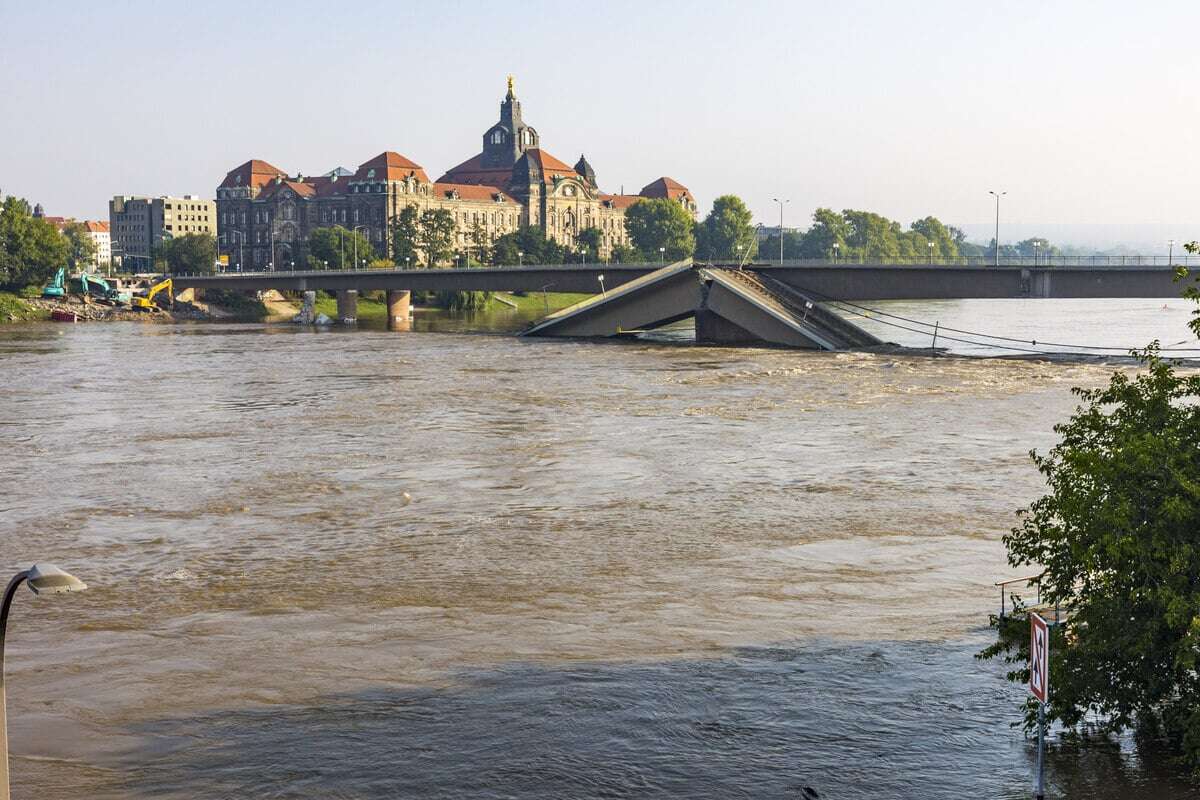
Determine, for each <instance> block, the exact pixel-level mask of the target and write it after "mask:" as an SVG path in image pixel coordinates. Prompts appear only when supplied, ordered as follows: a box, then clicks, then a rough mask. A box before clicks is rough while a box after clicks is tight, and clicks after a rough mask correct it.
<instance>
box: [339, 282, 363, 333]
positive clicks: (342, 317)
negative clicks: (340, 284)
mask: <svg viewBox="0 0 1200 800" xmlns="http://www.w3.org/2000/svg"><path fill="white" fill-rule="evenodd" d="M337 315H338V321H339V322H341V323H342V324H344V325H353V324H354V323H355V322H357V321H358V289H342V290H341V291H339V292H338V293H337Z"/></svg>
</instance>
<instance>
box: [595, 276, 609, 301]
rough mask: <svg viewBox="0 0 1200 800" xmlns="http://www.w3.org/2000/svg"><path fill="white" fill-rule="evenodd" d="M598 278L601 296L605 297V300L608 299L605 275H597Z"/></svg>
mask: <svg viewBox="0 0 1200 800" xmlns="http://www.w3.org/2000/svg"><path fill="white" fill-rule="evenodd" d="M596 280H598V281H600V296H601V297H603V298H604V299H605V300H607V299H608V295H607V294H606V293H605V291H604V275H603V274H601V275H597V276H596Z"/></svg>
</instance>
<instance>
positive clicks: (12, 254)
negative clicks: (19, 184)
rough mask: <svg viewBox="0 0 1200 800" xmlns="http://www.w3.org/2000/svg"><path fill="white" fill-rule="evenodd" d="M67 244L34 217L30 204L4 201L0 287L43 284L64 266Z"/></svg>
mask: <svg viewBox="0 0 1200 800" xmlns="http://www.w3.org/2000/svg"><path fill="white" fill-rule="evenodd" d="M67 257H68V247H67V240H66V238H64V237H63V236H62V235H61V234H59V232H58V231H56V230H55V229H54V226H53V225H51V224H50V223H48V222H46V221H45V220H42V219H37V218H36V217H34V216H33V213H32V211H31V210H30V207H29V203H27V202H26V201H25V200H22V199H20V198H17V197H5V198H4V204H3V205H2V206H0V286H5V287H9V288H14V289H16V288H22V287H25V286H29V285H33V284H40V283H45V282H46V281H48V280H49V279H50V278H51V277H53V275H54V273H55V271H56V270H58V268H59V267H63V266H66V263H67Z"/></svg>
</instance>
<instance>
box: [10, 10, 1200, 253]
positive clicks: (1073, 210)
mask: <svg viewBox="0 0 1200 800" xmlns="http://www.w3.org/2000/svg"><path fill="white" fill-rule="evenodd" d="M1197 29H1200V4H1198V3H1196V2H1194V0H1193V1H1192V2H1143V3H1129V2H1119V3H1118V2H1104V1H1103V0H1092V1H1091V2H1083V1H1082V0H1080V1H1075V0H1071V1H1068V0H1064V1H1063V2H1047V1H1046V0H1043V2H993V3H987V4H985V3H981V2H963V0H958V1H957V2H940V1H938V2H910V3H898V2H840V3H830V2H791V3H767V2H741V3H705V2H696V1H693V2H686V3H685V2H680V3H674V2H653V3H651V2H618V1H615V0H610V1H609V2H599V3H593V4H585V3H577V2H573V3H566V2H555V3H539V2H532V0H530V1H528V2H517V3H499V2H490V3H471V2H462V3H454V2H424V3H385V2H370V1H369V0H358V1H357V2H340V1H335V0H325V1H324V2H278V3H249V2H237V3H235V2H193V3H187V2H183V3H161V2H108V3H97V2H95V0H91V1H90V2H87V3H67V2H59V3H55V2H42V3H32V2H24V1H23V0H22V1H20V2H18V0H0V191H3V192H4V193H6V194H17V195H22V196H26V197H29V198H30V199H31V200H36V201H41V202H42V203H43V204H45V206H46V208H47V213H52V214H62V215H68V216H78V217H88V218H100V219H104V218H106V216H107V210H106V202H107V200H108V198H110V197H111V196H112V195H113V194H120V193H124V194H165V193H172V194H184V193H195V194H201V195H203V196H207V197H212V196H213V194H214V189H215V187H216V185H217V184H218V183H219V182H220V180H221V178H222V177H223V175H224V174H225V172H226V171H227V170H229V169H231V168H232V167H234V166H236V165H237V164H239V163H241V162H243V161H245V160H246V159H247V158H251V157H255V158H262V159H266V160H267V161H270V162H271V163H273V164H275V165H277V166H279V167H281V168H283V169H285V170H288V171H289V172H293V173H294V172H295V171H297V170H299V171H302V172H304V173H306V174H315V173H318V172H324V171H327V170H329V169H331V168H332V167H334V166H337V165H345V166H347V167H353V166H355V165H356V164H358V163H360V162H362V161H365V160H366V159H367V158H369V157H371V156H373V155H375V154H377V153H378V152H380V151H382V150H385V149H391V150H396V151H398V152H400V153H402V154H404V155H406V156H408V157H409V158H412V159H413V160H415V161H417V162H418V163H420V164H422V165H423V166H424V167H425V168H426V170H427V171H428V172H429V174H430V176H431V177H437V176H438V175H440V174H441V172H442V171H443V170H445V169H447V168H448V167H450V166H453V165H454V164H456V163H458V162H459V161H461V160H463V159H465V158H467V157H468V156H470V155H472V154H474V153H476V152H477V151H478V150H479V146H480V137H481V135H482V134H483V131H484V130H485V129H486V128H487V127H488V126H489V125H490V124H491V123H492V122H493V121H494V120H495V118H496V116H497V113H498V104H499V102H500V100H501V98H502V96H503V93H504V78H505V75H507V74H508V73H510V72H511V73H514V74H515V75H516V79H517V94H518V96H519V98H520V99H521V101H522V105H523V109H524V112H525V117H526V119H527V121H528V122H530V123H531V124H533V125H534V126H535V127H537V129H538V131H539V133H540V134H541V136H542V144H543V146H544V148H545V149H546V150H548V151H549V152H550V153H553V154H554V155H556V156H558V157H559V158H561V159H562V160H564V161H567V162H568V163H572V164H573V163H574V162H575V160H576V159H577V158H578V157H579V154H580V153H581V152H584V153H586V154H587V157H588V160H589V161H590V162H591V163H592V165H593V166H594V167H595V169H596V172H597V176H598V179H599V181H600V184H601V187H602V188H603V189H605V190H606V191H618V190H620V188H621V187H622V186H624V187H625V190H626V191H629V192H636V191H637V190H638V189H640V187H641V186H642V185H644V184H646V183H648V182H649V181H651V180H652V179H654V178H656V177H658V176H660V175H669V176H671V177H673V178H675V179H677V180H679V181H681V182H682V183H684V184H685V185H687V186H689V187H690V188H691V189H692V190H693V192H694V193H695V194H696V195H697V197H698V199H699V200H700V203H701V205H702V208H703V209H704V210H705V211H707V208H708V206H709V204H711V202H712V199H713V198H714V197H715V196H716V195H718V194H722V193H726V192H732V193H735V194H738V195H741V196H742V197H743V198H745V200H746V201H747V202H748V203H749V204H750V206H751V208H752V209H753V210H754V212H755V214H756V216H757V217H758V218H759V219H760V220H763V221H766V222H772V221H774V220H776V219H777V215H778V212H777V211H775V210H774V209H775V206H774V205H773V203H772V202H771V198H773V197H778V196H784V197H787V198H790V199H791V203H790V204H789V205H788V207H787V222H788V223H789V224H797V223H804V222H805V221H806V219H807V217H808V216H809V215H810V214H811V213H812V210H813V208H815V207H817V206H831V207H833V208H838V209H840V208H845V207H853V208H866V209H871V210H874V211H878V212H880V213H883V214H886V215H887V216H890V217H893V218H896V219H899V220H901V221H903V222H905V223H907V222H910V221H911V220H913V219H915V218H917V217H919V216H924V215H925V214H935V215H937V216H939V217H941V218H942V219H943V220H946V221H948V222H953V223H983V222H987V221H988V220H990V219H991V214H992V201H991V198H990V197H989V196H988V194H987V192H988V189H991V188H997V187H998V188H1001V189H1005V190H1007V191H1008V192H1009V195H1008V197H1007V198H1006V200H1005V207H1004V216H1005V220H1006V221H1011V222H1013V223H1020V222H1024V223H1031V224H1040V223H1046V224H1050V223H1060V224H1063V223H1065V224H1078V223H1093V224H1128V223H1189V222H1193V221H1200V213H1197V205H1198V202H1197V199H1196V197H1197V188H1196V175H1197V166H1198V162H1200V148H1198V147H1197V141H1196V138H1197V133H1196V131H1197V129H1198V128H1200V125H1198V123H1200V103H1198V101H1197V99H1196V98H1197V85H1196V81H1197V77H1198V76H1200V48H1196V47H1195V46H1193V45H1192V43H1191V42H1190V41H1189V37H1190V36H1191V35H1192V33H1193V32H1194V31H1195V30H1197ZM1189 233H1190V236H1188V234H1189ZM1181 236H1187V237H1188V238H1200V226H1196V229H1194V230H1191V231H1189V232H1184V233H1182V234H1181ZM1003 238H1005V239H1007V238H1008V237H1003Z"/></svg>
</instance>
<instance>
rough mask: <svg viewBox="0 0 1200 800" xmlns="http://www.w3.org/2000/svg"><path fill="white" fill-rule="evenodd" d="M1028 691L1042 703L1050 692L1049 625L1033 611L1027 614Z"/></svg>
mask: <svg viewBox="0 0 1200 800" xmlns="http://www.w3.org/2000/svg"><path fill="white" fill-rule="evenodd" d="M1029 691H1031V692H1033V696H1034V697H1036V698H1037V699H1038V701H1040V702H1042V703H1044V702H1046V696H1047V695H1048V694H1049V693H1050V626H1049V625H1047V624H1046V620H1044V619H1042V618H1041V617H1039V616H1038V615H1037V614H1034V613H1030V615H1029Z"/></svg>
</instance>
